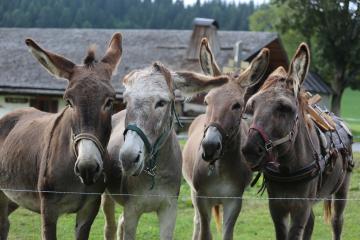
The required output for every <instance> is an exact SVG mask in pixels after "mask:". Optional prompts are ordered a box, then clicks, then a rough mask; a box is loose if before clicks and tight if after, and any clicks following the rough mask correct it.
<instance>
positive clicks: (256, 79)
mask: <svg viewBox="0 0 360 240" xmlns="http://www.w3.org/2000/svg"><path fill="white" fill-rule="evenodd" d="M269 57H270V51H269V49H267V48H263V49H262V50H261V52H260V53H259V54H258V55H257V56H256V57H255V58H254V59H253V60H252V61H251V64H250V66H249V67H248V68H247V69H246V70H245V72H244V73H243V74H246V75H247V76H246V79H247V82H248V84H249V86H248V87H247V88H246V91H245V95H244V102H245V103H246V102H247V100H249V98H250V97H251V96H252V95H253V94H255V93H256V92H257V91H258V89H259V88H260V87H261V86H262V84H263V83H264V81H265V79H266V76H265V74H266V72H267V69H268V66H269Z"/></svg>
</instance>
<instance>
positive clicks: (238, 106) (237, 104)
mask: <svg viewBox="0 0 360 240" xmlns="http://www.w3.org/2000/svg"><path fill="white" fill-rule="evenodd" d="M231 109H232V110H240V109H241V105H240V103H235V104H234V105H232V107H231Z"/></svg>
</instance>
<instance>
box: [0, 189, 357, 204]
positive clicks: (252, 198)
mask: <svg viewBox="0 0 360 240" xmlns="http://www.w3.org/2000/svg"><path fill="white" fill-rule="evenodd" d="M0 190H1V191H8V192H26V193H50V194H64V195H65V194H69V195H103V194H104V195H109V196H126V197H144V198H148V197H156V198H178V199H180V200H184V201H186V200H191V199H192V198H191V196H183V195H165V194H131V193H108V192H103V193H99V192H66V191H46V190H29V189H9V188H2V189H0ZM194 197H195V198H201V199H242V200H266V201H267V200H299V201H300V200H301V201H304V200H305V201H325V200H333V201H360V198H332V197H330V198H321V197H315V198H309V197H262V196H259V197H244V196H241V197H238V196H201V195H197V196H194Z"/></svg>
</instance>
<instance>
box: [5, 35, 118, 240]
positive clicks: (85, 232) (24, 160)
mask: <svg viewBox="0 0 360 240" xmlns="http://www.w3.org/2000/svg"><path fill="white" fill-rule="evenodd" d="M25 43H26V45H27V46H28V48H29V50H30V52H31V53H32V55H33V56H34V57H35V58H36V59H37V60H38V61H39V62H40V64H41V65H43V67H45V69H46V70H47V71H48V72H49V73H50V74H52V75H54V76H55V77H58V78H65V79H67V80H68V82H69V84H68V86H67V88H66V90H65V93H64V99H65V100H66V101H67V104H68V105H67V107H66V108H65V109H63V110H62V111H60V112H59V113H56V114H52V113H46V112H42V111H39V110H37V109H34V108H25V109H21V110H17V111H13V112H11V113H9V114H7V115H5V116H4V117H3V118H1V119H0V187H1V192H0V196H1V197H0V231H1V232H0V239H6V238H7V234H8V230H9V220H8V216H9V215H10V214H11V213H12V212H13V211H15V210H16V209H17V208H18V206H22V207H24V208H27V209H29V210H31V211H35V212H38V213H41V220H42V238H43V239H56V223H57V220H58V217H59V216H60V215H61V214H64V213H76V214H77V215H76V227H75V232H76V233H75V234H76V239H88V236H89V231H90V227H91V225H92V223H93V221H94V219H95V217H96V215H97V212H98V210H99V206H100V203H101V196H100V195H101V193H102V192H103V191H104V190H105V184H104V177H103V174H102V173H103V166H104V165H105V164H106V161H105V160H106V158H107V153H106V146H107V143H108V141H109V138H110V134H111V114H112V103H113V101H114V99H115V90H114V89H113V87H112V86H111V84H110V83H111V82H110V81H111V76H112V73H113V72H114V70H115V69H116V67H117V64H118V63H119V61H120V57H121V54H122V37H121V35H120V33H116V34H114V35H113V37H112V39H111V42H110V44H109V47H108V49H107V51H106V53H105V56H104V57H103V58H102V59H101V60H100V61H99V62H97V61H96V60H95V52H94V50H91V49H89V52H88V54H87V56H86V58H85V60H84V65H75V64H74V63H73V62H71V61H70V60H68V59H66V58H64V57H62V56H59V55H57V54H54V53H52V52H50V51H47V50H44V49H43V48H41V47H40V46H39V45H38V44H37V43H35V42H34V41H33V40H31V39H26V41H25ZM53 191H54V192H60V193H61V192H72V193H71V194H56V193H52V192H53ZM90 192H91V193H99V194H98V195H94V194H91V195H83V194H81V193H85V194H86V193H90ZM74 193H75V194H74ZM77 193H79V194H77Z"/></svg>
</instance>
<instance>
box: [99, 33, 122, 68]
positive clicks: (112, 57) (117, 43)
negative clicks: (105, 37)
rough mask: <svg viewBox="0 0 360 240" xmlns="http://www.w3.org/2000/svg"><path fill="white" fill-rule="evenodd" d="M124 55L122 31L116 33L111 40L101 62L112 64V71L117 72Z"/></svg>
mask: <svg viewBox="0 0 360 240" xmlns="http://www.w3.org/2000/svg"><path fill="white" fill-rule="evenodd" d="M121 55H122V36H121V34H120V33H115V34H114V35H113V36H112V38H111V41H110V44H109V47H108V49H107V50H106V53H105V56H104V57H103V59H101V62H103V63H107V64H109V65H110V69H111V72H112V73H113V72H115V71H116V69H117V66H118V64H119V63H120V59H121Z"/></svg>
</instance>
